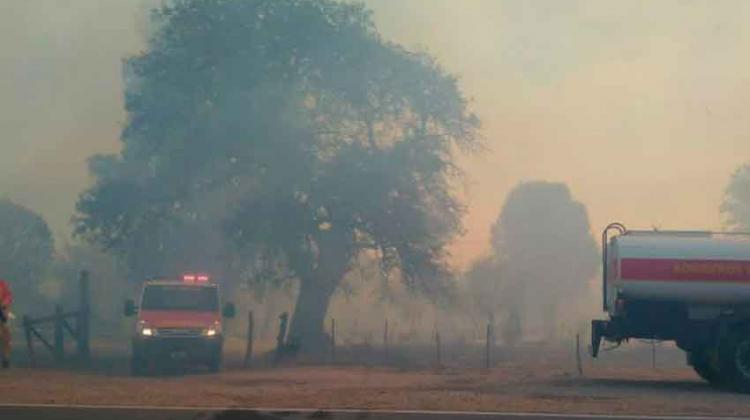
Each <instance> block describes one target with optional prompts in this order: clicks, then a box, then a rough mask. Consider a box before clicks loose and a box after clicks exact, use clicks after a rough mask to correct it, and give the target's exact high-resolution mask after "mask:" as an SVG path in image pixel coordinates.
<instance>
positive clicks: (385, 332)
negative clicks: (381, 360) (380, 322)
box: [383, 318, 388, 361]
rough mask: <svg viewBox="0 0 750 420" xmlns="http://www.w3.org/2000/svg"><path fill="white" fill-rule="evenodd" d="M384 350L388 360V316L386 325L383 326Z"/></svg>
mask: <svg viewBox="0 0 750 420" xmlns="http://www.w3.org/2000/svg"><path fill="white" fill-rule="evenodd" d="M383 350H384V354H385V358H386V361H387V360H388V318H386V319H385V327H384V328H383Z"/></svg>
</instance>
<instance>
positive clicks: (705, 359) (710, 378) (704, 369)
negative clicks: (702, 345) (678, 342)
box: [688, 350, 721, 385]
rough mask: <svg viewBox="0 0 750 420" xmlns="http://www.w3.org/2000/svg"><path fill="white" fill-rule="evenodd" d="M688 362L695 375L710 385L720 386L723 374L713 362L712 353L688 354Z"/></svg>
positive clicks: (696, 352)
mask: <svg viewBox="0 0 750 420" xmlns="http://www.w3.org/2000/svg"><path fill="white" fill-rule="evenodd" d="M688 362H689V363H690V366H692V367H693V370H694V371H695V373H697V374H698V376H700V377H701V378H703V380H705V381H706V382H708V383H710V384H714V385H716V384H719V383H720V382H721V374H720V373H719V369H718V367H717V366H716V364H715V363H714V362H713V361H712V352H711V351H708V350H696V351H692V352H690V353H688Z"/></svg>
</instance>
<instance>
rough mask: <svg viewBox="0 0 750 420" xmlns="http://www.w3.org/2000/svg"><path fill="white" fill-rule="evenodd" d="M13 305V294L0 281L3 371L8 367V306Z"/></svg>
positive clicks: (0, 346)
mask: <svg viewBox="0 0 750 420" xmlns="http://www.w3.org/2000/svg"><path fill="white" fill-rule="evenodd" d="M12 303H13V294H12V293H11V292H10V286H9V285H8V282H6V281H5V280H1V279H0V358H1V359H2V367H3V369H7V368H8V367H9V366H10V326H9V325H8V323H9V321H10V317H11V314H10V305H11V304H12Z"/></svg>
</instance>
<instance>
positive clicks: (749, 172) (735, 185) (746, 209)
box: [721, 165, 750, 231]
mask: <svg viewBox="0 0 750 420" xmlns="http://www.w3.org/2000/svg"><path fill="white" fill-rule="evenodd" d="M721 211H722V213H724V215H725V216H726V222H727V225H728V227H729V228H731V229H734V230H742V231H750V165H743V166H741V167H740V168H739V169H737V170H736V171H735V172H734V174H733V175H732V178H731V179H730V181H729V185H728V186H727V189H726V192H725V195H724V203H723V204H722V206H721Z"/></svg>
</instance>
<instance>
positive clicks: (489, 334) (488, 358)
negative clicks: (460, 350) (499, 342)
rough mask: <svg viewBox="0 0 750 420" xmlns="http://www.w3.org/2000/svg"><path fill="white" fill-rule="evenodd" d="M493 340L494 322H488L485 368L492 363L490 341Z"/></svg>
mask: <svg viewBox="0 0 750 420" xmlns="http://www.w3.org/2000/svg"><path fill="white" fill-rule="evenodd" d="M491 342H492V324H490V323H489V322H488V323H487V332H486V334H485V343H484V368H485V369H489V368H490V366H491V365H492V360H491V349H490V343H491Z"/></svg>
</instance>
